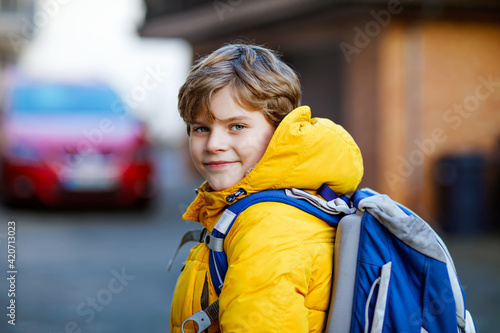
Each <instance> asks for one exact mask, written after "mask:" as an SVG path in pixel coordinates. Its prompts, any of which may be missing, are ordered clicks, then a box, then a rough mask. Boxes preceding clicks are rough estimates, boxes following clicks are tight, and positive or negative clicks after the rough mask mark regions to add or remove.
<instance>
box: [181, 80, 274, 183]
mask: <svg viewBox="0 0 500 333" xmlns="http://www.w3.org/2000/svg"><path fill="white" fill-rule="evenodd" d="M211 109H212V112H213V114H214V116H215V121H214V122H212V123H211V122H209V121H208V120H207V119H206V116H205V115H200V116H199V117H198V118H197V119H196V120H195V121H194V122H193V123H192V124H190V133H191V134H190V136H189V149H190V152H191V158H192V159H193V162H194V164H195V166H196V169H198V171H199V172H200V173H201V174H202V176H203V177H204V178H205V179H206V180H207V181H208V183H209V184H210V187H211V188H212V189H214V190H216V191H219V190H223V189H226V188H228V187H231V186H233V185H235V184H236V183H238V182H239V181H240V180H242V179H243V177H245V175H246V173H247V171H248V170H250V169H251V168H252V167H254V166H255V164H257V162H258V161H259V160H260V159H261V157H262V155H264V152H265V151H266V148H267V145H268V144H269V141H270V140H271V137H272V136H273V133H274V130H275V128H274V126H272V125H271V124H270V123H269V122H268V121H267V119H266V117H265V116H264V114H263V113H262V112H259V111H248V110H246V109H244V108H242V107H241V106H239V105H238V104H237V103H236V102H235V101H234V99H233V97H232V95H231V90H230V89H229V88H228V87H225V88H223V89H221V90H219V91H218V92H217V93H216V94H215V95H214V96H213V98H212V105H211Z"/></svg>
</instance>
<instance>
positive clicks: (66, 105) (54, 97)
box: [11, 85, 119, 113]
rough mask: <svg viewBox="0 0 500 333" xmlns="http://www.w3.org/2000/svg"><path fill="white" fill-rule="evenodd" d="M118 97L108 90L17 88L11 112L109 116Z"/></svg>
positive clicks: (50, 86)
mask: <svg viewBox="0 0 500 333" xmlns="http://www.w3.org/2000/svg"><path fill="white" fill-rule="evenodd" d="M118 101H119V99H118V96H117V95H116V94H115V93H114V92H113V91H112V90H111V89H109V88H107V87H98V86H63V85H33V86H23V87H18V88H17V89H16V90H15V91H14V92H13V95H12V99H11V110H13V111H15V112H18V113H75V112H96V113H102V112H105V113H107V112H112V108H113V106H114V105H116V104H117V102H118Z"/></svg>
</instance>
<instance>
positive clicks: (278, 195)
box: [207, 190, 344, 295]
mask: <svg viewBox="0 0 500 333" xmlns="http://www.w3.org/2000/svg"><path fill="white" fill-rule="evenodd" d="M259 202H281V203H285V204H288V205H291V206H294V207H296V208H299V209H301V210H303V211H304V212H306V213H309V214H311V215H314V216H316V217H317V218H319V219H322V220H324V221H325V222H327V223H328V224H329V225H331V226H332V227H336V226H337V225H338V223H339V221H340V219H341V218H342V217H343V216H344V215H341V214H339V215H331V214H328V213H326V212H324V211H322V210H321V209H319V208H317V207H315V206H313V205H312V204H310V203H309V202H307V201H305V200H301V199H297V198H291V197H289V196H287V195H286V192H285V190H268V191H262V192H257V193H254V194H251V195H249V196H247V197H245V198H242V199H239V200H238V201H236V202H235V203H233V204H232V205H230V206H229V207H228V208H226V210H225V211H224V213H223V214H222V216H221V217H220V218H219V220H218V221H217V224H216V225H215V227H214V229H213V230H212V233H211V236H212V237H214V238H219V239H224V238H225V237H226V235H227V234H228V232H229V230H230V229H231V227H232V225H233V223H234V221H235V220H236V218H237V217H238V215H239V214H240V213H241V212H243V211H244V210H245V209H247V208H248V207H250V206H252V205H254V204H256V203H259ZM207 245H208V246H209V247H210V244H207ZM209 266H210V275H211V278H212V282H213V285H214V288H215V291H216V293H217V295H219V294H220V292H221V289H222V285H223V284H224V278H225V277H226V272H227V269H228V263H227V256H226V254H225V253H224V252H223V251H219V250H215V249H212V248H211V249H210V254H209Z"/></svg>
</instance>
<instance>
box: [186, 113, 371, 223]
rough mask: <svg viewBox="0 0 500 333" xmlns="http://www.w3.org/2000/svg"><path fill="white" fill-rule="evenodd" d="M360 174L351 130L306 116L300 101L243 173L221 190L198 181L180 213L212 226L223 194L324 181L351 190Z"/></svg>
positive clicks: (310, 185)
mask: <svg viewBox="0 0 500 333" xmlns="http://www.w3.org/2000/svg"><path fill="white" fill-rule="evenodd" d="M362 176H363V160H362V157H361V152H360V150H359V148H358V146H357V145H356V143H355V142H354V139H353V138H352V137H351V135H350V134H349V133H348V132H347V131H346V130H345V129H344V128H343V127H342V126H340V125H337V124H335V123H334V122H333V121H331V120H329V119H324V118H311V111H310V109H309V107H307V106H302V107H299V108H297V109H295V110H293V111H292V112H290V113H289V114H288V115H287V116H286V117H285V118H284V119H283V121H282V122H281V123H280V125H279V126H278V128H277V129H276V131H275V133H274V135H273V137H272V138H271V141H270V142H269V145H268V147H267V149H266V151H265V153H264V155H263V156H262V158H261V159H260V161H259V162H258V163H257V165H256V166H255V167H254V168H253V169H252V170H251V171H250V172H249V173H248V174H247V175H246V176H245V178H243V179H242V180H241V181H240V182H238V183H237V184H235V185H234V186H232V187H230V188H227V189H225V190H221V191H210V187H209V186H208V183H207V182H205V183H203V184H202V185H201V187H200V188H199V189H198V195H197V197H196V199H195V200H194V201H193V203H192V204H191V205H190V206H189V208H188V209H187V211H186V213H185V214H184V216H183V219H185V220H192V221H198V222H201V224H202V225H203V226H204V227H206V228H207V229H209V230H212V228H213V224H214V223H215V221H216V220H217V218H218V216H219V215H220V213H222V210H223V209H224V208H225V207H226V206H227V205H228V204H230V202H228V201H227V197H228V196H230V195H232V194H234V193H236V192H238V190H240V189H243V190H245V192H246V193H245V194H243V195H241V196H239V197H238V198H242V197H244V196H246V195H249V194H252V193H255V192H260V191H264V190H271V189H272V190H274V189H283V188H300V189H304V190H311V191H315V190H317V189H318V188H319V187H320V186H321V185H322V184H324V183H326V184H327V185H328V186H330V187H331V188H332V189H333V190H334V191H335V192H336V193H338V194H344V193H348V192H352V191H354V190H355V189H356V187H357V186H358V184H359V183H360V181H361V178H362ZM240 193H241V191H240Z"/></svg>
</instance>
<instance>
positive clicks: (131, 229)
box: [0, 150, 500, 333]
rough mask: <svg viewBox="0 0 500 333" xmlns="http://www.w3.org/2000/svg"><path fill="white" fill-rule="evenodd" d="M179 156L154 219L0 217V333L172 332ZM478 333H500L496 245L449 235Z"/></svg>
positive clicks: (168, 171) (127, 213) (493, 237)
mask: <svg viewBox="0 0 500 333" xmlns="http://www.w3.org/2000/svg"><path fill="white" fill-rule="evenodd" d="M183 160H184V156H183V155H182V154H180V153H179V152H178V151H172V150H166V151H158V154H157V161H158V167H159V175H160V176H159V179H158V184H159V186H160V192H159V193H160V195H159V197H158V200H157V201H156V202H155V203H154V204H153V206H152V207H151V209H150V210H147V211H133V210H113V211H80V212H75V211H53V210H40V209H30V210H21V209H7V208H4V207H1V208H0V272H2V275H3V276H4V277H5V278H2V279H1V280H0V304H1V308H2V309H3V310H2V315H1V316H0V332H1V333H3V332H15V333H38V332H40V333H61V332H64V333H66V332H71V333H78V332H83V333H87V332H88V333H100V332H120V333H136V332H148V333H156V332H158V333H159V332H168V331H169V324H168V323H169V313H170V302H171V298H172V293H173V289H174V287H175V282H176V279H177V276H178V274H179V272H180V269H181V267H182V261H183V260H184V259H185V258H186V256H187V253H188V251H189V246H185V247H184V248H183V249H182V250H181V251H180V253H179V255H178V257H177V259H176V261H175V262H174V265H173V268H172V272H171V273H170V274H167V272H166V267H167V263H168V260H169V259H170V257H171V256H172V254H173V253H174V252H175V249H176V247H177V245H178V242H179V239H180V237H181V235H182V234H183V233H184V232H185V231H186V230H189V229H193V228H199V225H197V224H195V223H193V222H183V221H181V220H180V216H181V212H182V211H183V210H184V209H185V208H186V206H187V205H188V204H189V203H190V201H191V200H192V199H193V197H194V194H193V191H192V189H194V188H195V187H196V185H198V183H199V181H200V179H199V178H198V177H196V176H194V177H193V176H192V175H191V174H190V173H189V172H187V168H186V167H185V165H187V164H183V163H182V161H183ZM11 219H12V220H15V221H16V247H17V249H16V269H17V272H18V273H17V275H16V284H15V288H16V296H15V300H16V325H15V326H12V325H9V324H8V323H7V321H8V320H9V318H8V317H7V316H6V314H7V312H8V311H9V310H8V309H7V308H6V307H7V306H8V304H9V303H8V302H9V300H10V299H11V297H9V296H8V289H9V284H8V281H7V279H6V277H7V276H8V275H7V271H8V263H7V238H6V236H7V222H8V221H9V220H11ZM443 236H444V237H443V238H444V240H445V242H446V243H447V245H448V247H449V250H450V252H451V254H452V256H453V258H454V260H455V264H456V268H457V270H458V273H459V276H460V279H461V282H462V284H463V286H464V289H465V291H466V294H467V304H468V308H469V310H470V311H471V313H472V314H473V316H474V319H475V321H476V324H477V328H478V332H498V331H499V330H498V328H497V327H500V318H499V316H498V315H497V314H496V313H497V312H498V310H499V309H500V286H499V284H498V281H500V237H499V236H498V234H488V235H477V236H471V237H464V236H460V237H458V236H452V235H443Z"/></svg>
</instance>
